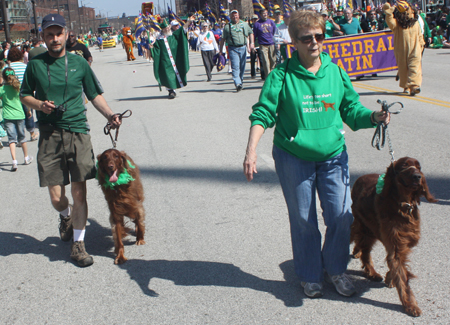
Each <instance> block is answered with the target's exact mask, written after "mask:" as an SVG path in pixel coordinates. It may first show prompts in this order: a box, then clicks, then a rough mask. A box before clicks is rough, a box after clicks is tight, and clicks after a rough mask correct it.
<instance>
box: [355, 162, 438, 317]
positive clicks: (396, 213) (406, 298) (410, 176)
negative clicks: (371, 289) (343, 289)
mask: <svg viewBox="0 0 450 325" xmlns="http://www.w3.org/2000/svg"><path fill="white" fill-rule="evenodd" d="M379 176H380V175H378V174H369V175H364V176H361V177H360V178H358V179H357V180H356V182H355V184H354V185H353V189H352V200H353V205H352V209H353V215H354V217H355V220H354V222H353V225H352V228H351V242H354V243H355V247H354V249H353V255H354V256H355V257H356V258H360V259H361V262H362V267H363V269H364V273H365V274H366V275H367V277H368V278H369V279H371V280H373V281H381V280H383V278H382V277H381V275H379V274H378V273H377V272H376V271H375V269H374V265H373V261H372V257H371V256H370V252H371V250H372V246H373V245H374V244H375V242H376V241H377V240H379V241H381V242H382V243H383V245H384V247H385V248H386V252H387V257H386V262H387V264H388V267H389V271H388V272H387V274H386V278H385V282H386V284H387V285H388V286H389V287H390V288H392V287H394V286H395V287H396V288H397V291H398V295H399V297H400V301H401V303H402V305H403V307H404V308H405V311H406V313H408V314H409V315H412V316H420V315H421V314H422V311H421V310H420V308H419V306H418V305H417V301H416V299H415V297H414V294H413V293H412V291H411V287H410V286H409V280H410V279H411V278H414V275H413V274H412V273H411V272H410V271H409V270H408V266H407V263H408V262H409V260H408V256H409V254H410V252H411V248H413V247H414V246H416V245H417V243H418V241H419V238H420V215H419V207H418V206H419V204H420V198H421V197H422V196H424V197H425V198H426V199H427V200H428V202H437V200H436V199H435V198H434V197H433V195H431V194H430V192H429V190H428V186H427V182H426V180H425V176H424V175H423V174H422V171H421V170H420V164H419V162H418V161H417V160H416V159H414V158H409V157H404V158H401V159H399V160H397V161H396V162H394V163H392V164H391V165H390V166H389V167H388V168H387V171H386V174H385V177H384V185H383V182H382V181H381V180H380V181H379ZM377 183H378V184H377Z"/></svg>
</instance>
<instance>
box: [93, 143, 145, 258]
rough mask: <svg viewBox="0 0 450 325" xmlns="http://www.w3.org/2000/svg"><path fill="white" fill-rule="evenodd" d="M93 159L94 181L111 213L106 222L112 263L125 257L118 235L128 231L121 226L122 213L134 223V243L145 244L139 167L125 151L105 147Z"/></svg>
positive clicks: (142, 197) (124, 234)
mask: <svg viewBox="0 0 450 325" xmlns="http://www.w3.org/2000/svg"><path fill="white" fill-rule="evenodd" d="M97 160H98V175H97V178H98V182H99V184H100V186H101V187H102V191H103V194H105V199H106V201H107V202H108V206H109V211H110V213H111V215H110V218H109V221H110V223H111V227H112V235H113V239H114V246H115V253H116V258H115V260H114V263H115V264H122V263H124V262H126V260H127V258H126V257H125V255H124V246H123V242H122V238H124V237H125V236H127V234H128V231H129V230H130V229H128V228H126V227H125V224H124V217H125V216H127V217H129V218H130V219H132V221H133V222H134V223H135V225H136V245H144V244H145V241H144V234H145V225H144V220H145V211H144V206H143V201H144V188H143V187H142V183H141V180H140V178H139V168H138V167H137V166H136V164H135V163H134V161H133V160H132V159H131V158H130V157H128V155H127V154H126V153H125V152H123V151H118V150H116V149H109V150H106V151H105V152H103V153H102V154H101V155H98V156H97Z"/></svg>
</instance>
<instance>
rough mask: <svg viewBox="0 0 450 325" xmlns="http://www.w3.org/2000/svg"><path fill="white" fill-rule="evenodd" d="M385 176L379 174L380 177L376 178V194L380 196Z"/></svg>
mask: <svg viewBox="0 0 450 325" xmlns="http://www.w3.org/2000/svg"><path fill="white" fill-rule="evenodd" d="M385 176H386V174H381V175H380V177H378V181H377V185H376V187H375V188H376V192H377V194H381V192H383V187H384V177H385Z"/></svg>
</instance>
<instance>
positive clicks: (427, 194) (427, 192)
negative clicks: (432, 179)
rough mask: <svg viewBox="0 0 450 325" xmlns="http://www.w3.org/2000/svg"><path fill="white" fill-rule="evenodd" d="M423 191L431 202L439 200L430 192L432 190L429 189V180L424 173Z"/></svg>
mask: <svg viewBox="0 0 450 325" xmlns="http://www.w3.org/2000/svg"><path fill="white" fill-rule="evenodd" d="M421 182H422V193H421V195H423V196H424V197H425V198H426V199H427V201H428V202H430V203H436V202H437V201H438V200H436V199H435V198H434V196H433V194H431V193H430V190H429V189H428V184H427V180H426V179H425V176H424V175H423V174H422V180H421Z"/></svg>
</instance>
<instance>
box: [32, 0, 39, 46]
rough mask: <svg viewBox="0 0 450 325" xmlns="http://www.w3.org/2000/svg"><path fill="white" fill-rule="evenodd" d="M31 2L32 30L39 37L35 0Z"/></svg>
mask: <svg viewBox="0 0 450 325" xmlns="http://www.w3.org/2000/svg"><path fill="white" fill-rule="evenodd" d="M31 3H32V5H33V15H34V32H35V33H36V37H37V38H39V30H38V23H37V15H36V0H31Z"/></svg>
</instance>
